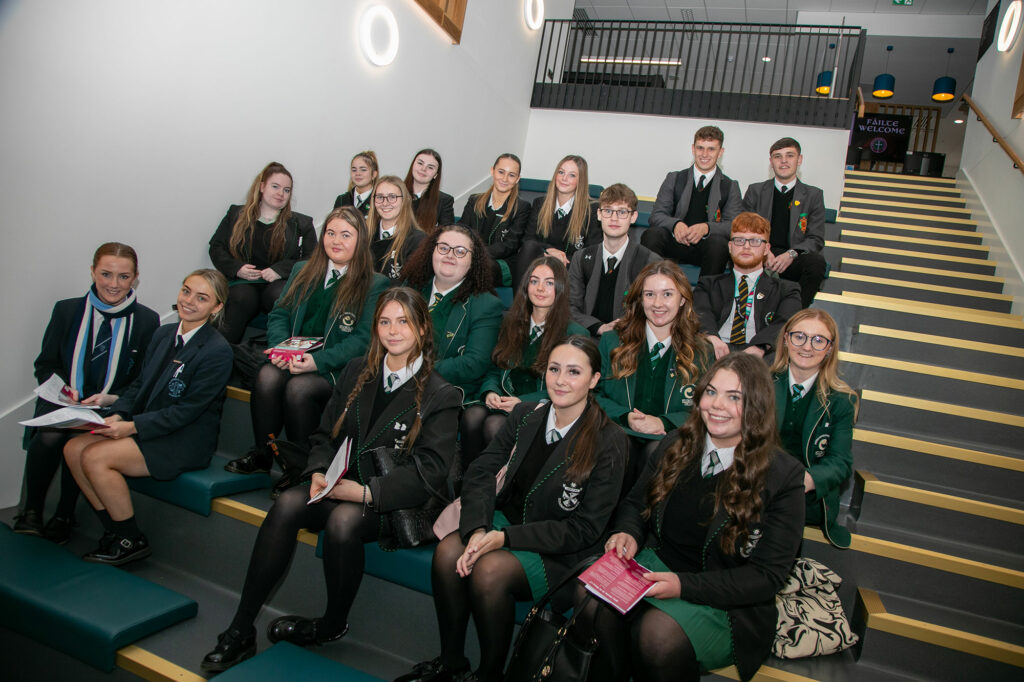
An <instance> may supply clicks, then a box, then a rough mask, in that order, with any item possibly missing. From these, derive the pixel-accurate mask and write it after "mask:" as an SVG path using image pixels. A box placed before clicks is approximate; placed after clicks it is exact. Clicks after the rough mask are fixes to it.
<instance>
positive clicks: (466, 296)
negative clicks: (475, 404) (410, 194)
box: [406, 225, 503, 400]
mask: <svg viewBox="0 0 1024 682" xmlns="http://www.w3.org/2000/svg"><path fill="white" fill-rule="evenodd" d="M490 260H491V257H490V256H488V255H487V250H486V249H485V248H484V245H483V242H482V241H480V237H479V235H477V233H476V232H473V231H471V230H469V229H468V228H466V227H463V226H462V225H448V226H446V227H441V228H438V230H437V231H436V232H434V234H432V235H430V236H428V237H427V238H426V239H425V240H423V243H422V244H421V245H420V247H419V249H417V250H416V253H414V254H413V255H412V257H411V258H410V259H409V264H408V265H407V266H406V278H407V280H406V281H407V283H408V285H409V286H410V287H412V288H414V289H416V290H418V291H420V292H421V293H422V294H423V299H424V300H425V301H426V302H427V306H428V308H429V310H430V318H431V320H432V321H433V323H434V348H435V349H436V352H437V371H438V373H439V374H440V375H441V376H443V377H444V378H445V379H446V380H448V381H449V382H450V383H452V384H454V385H456V386H458V387H460V388H461V389H462V390H463V393H464V395H465V397H467V398H469V399H470V400H473V399H475V397H476V396H477V395H478V394H479V393H480V384H481V382H482V381H483V379H484V375H486V374H487V370H488V369H490V367H491V351H492V350H494V344H495V342H496V341H497V340H498V329H499V328H500V327H501V315H502V312H503V310H502V306H501V301H499V300H498V297H497V296H495V295H494V293H493V289H492V287H491V272H490Z"/></svg>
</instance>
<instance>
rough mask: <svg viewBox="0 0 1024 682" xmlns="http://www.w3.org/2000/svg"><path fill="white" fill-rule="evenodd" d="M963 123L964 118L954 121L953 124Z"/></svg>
mask: <svg viewBox="0 0 1024 682" xmlns="http://www.w3.org/2000/svg"><path fill="white" fill-rule="evenodd" d="M963 122H964V120H963V119H962V118H957V119H953V123H963Z"/></svg>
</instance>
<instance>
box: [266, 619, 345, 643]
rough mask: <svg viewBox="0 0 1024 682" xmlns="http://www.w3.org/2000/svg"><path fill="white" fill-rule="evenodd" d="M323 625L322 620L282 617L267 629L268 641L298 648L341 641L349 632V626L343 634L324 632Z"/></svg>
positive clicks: (343, 630)
mask: <svg viewBox="0 0 1024 682" xmlns="http://www.w3.org/2000/svg"><path fill="white" fill-rule="evenodd" d="M321 623H323V619H322V618H303V617H301V616H281V617H280V618H278V619H276V620H274V621H273V622H272V623H271V624H270V625H269V626H268V627H267V639H269V640H270V641H271V643H273V644H276V643H278V642H282V641H284V642H290V643H292V644H295V645H297V646H312V645H313V644H326V643H327V642H333V641H334V640H336V639H341V638H342V637H344V636H345V633H346V632H348V625H346V626H345V627H343V628H342V629H341V632H323V631H322V627H321Z"/></svg>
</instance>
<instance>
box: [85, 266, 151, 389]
mask: <svg viewBox="0 0 1024 682" xmlns="http://www.w3.org/2000/svg"><path fill="white" fill-rule="evenodd" d="M93 311H97V312H99V314H100V315H103V317H105V318H107V319H109V320H110V327H111V328H110V352H109V353H108V354H107V375H106V378H105V379H104V381H103V386H102V388H101V389H100V391H99V392H100V393H107V392H108V391H109V390H110V387H111V386H112V385H113V384H114V377H116V376H117V365H118V362H119V361H120V359H121V351H122V350H124V347H125V345H126V344H127V343H128V339H129V338H130V335H131V328H132V321H133V320H134V316H135V289H132V290H131V292H129V294H128V296H127V297H125V299H124V300H123V301H121V302H120V303H118V304H117V305H110V304H109V303H104V302H103V301H102V300H101V299H100V297H99V296H97V295H96V287H95V286H93V287H91V288H90V289H89V294H88V295H87V296H86V297H85V312H84V313H83V314H82V321H81V323H79V325H78V336H77V337H76V338H75V350H74V353H72V355H71V388H73V389H75V390H76V391H78V395H79V396H80V397H82V398H86V397H88V396H86V395H85V394H84V390H85V376H86V365H87V364H88V362H89V356H90V355H91V351H92V341H93V329H92V322H93Z"/></svg>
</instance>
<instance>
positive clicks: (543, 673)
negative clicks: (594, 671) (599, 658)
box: [505, 557, 598, 682]
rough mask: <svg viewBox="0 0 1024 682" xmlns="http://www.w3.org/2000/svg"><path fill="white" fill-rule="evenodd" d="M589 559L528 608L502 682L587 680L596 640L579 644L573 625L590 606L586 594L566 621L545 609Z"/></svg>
mask: <svg viewBox="0 0 1024 682" xmlns="http://www.w3.org/2000/svg"><path fill="white" fill-rule="evenodd" d="M593 560H594V558H593V557H588V558H587V559H584V560H583V561H581V562H580V563H579V564H577V565H576V566H575V567H574V568H573V569H572V570H571V571H569V573H568V574H567V575H566V576H565V578H563V579H562V580H561V582H559V583H558V584H557V585H555V586H554V587H552V588H551V589H550V590H548V592H547V594H545V595H544V596H543V597H541V598H540V599H539V600H538V601H537V602H536V603H535V604H534V605H533V608H532V609H530V613H529V614H528V615H527V616H526V620H525V621H524V622H523V626H522V627H521V628H520V629H519V635H518V636H516V643H515V646H514V647H513V649H512V658H511V660H510V661H509V664H508V669H507V670H506V671H505V682H584V680H586V679H587V676H588V675H589V673H590V662H591V660H592V659H593V657H594V653H595V652H596V651H597V647H598V643H597V639H595V638H591V639H589V640H584V641H581V638H580V637H579V636H578V634H576V633H575V632H574V630H573V626H574V625H575V624H576V618H577V617H578V616H579V614H580V613H581V612H582V611H583V609H584V608H585V607H586V605H587V604H589V603H590V599H591V596H590V594H589V593H588V594H587V596H586V597H585V598H584V599H583V601H582V602H581V603H580V604H579V606H578V608H576V609H575V610H574V611H573V614H572V616H571V617H570V618H566V617H565V616H563V615H561V614H560V613H555V612H554V611H551V610H549V609H548V608H547V606H548V604H549V603H550V602H551V598H552V596H554V595H555V594H556V593H557V592H558V591H559V590H560V589H562V588H563V587H564V586H565V585H566V584H568V583H569V582H570V581H571V580H575V579H576V576H577V575H579V572H580V571H582V570H583V569H584V568H586V567H587V566H588V565H590V564H591V563H592V562H593Z"/></svg>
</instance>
